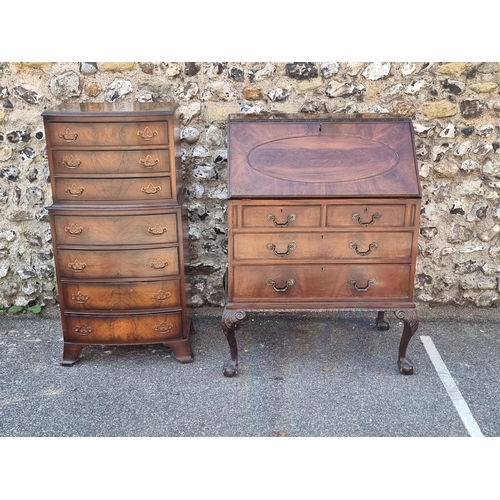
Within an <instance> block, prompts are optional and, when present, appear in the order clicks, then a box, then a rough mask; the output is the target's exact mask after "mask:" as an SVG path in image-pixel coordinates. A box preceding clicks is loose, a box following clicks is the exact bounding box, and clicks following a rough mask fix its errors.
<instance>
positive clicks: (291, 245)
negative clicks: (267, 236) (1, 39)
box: [267, 243, 297, 257]
mask: <svg viewBox="0 0 500 500" xmlns="http://www.w3.org/2000/svg"><path fill="white" fill-rule="evenodd" d="M267 248H268V249H269V250H272V251H273V252H274V254H275V255H277V256H278V257H286V256H287V255H289V254H290V252H291V251H292V250H295V249H296V248H297V245H296V244H295V243H288V245H287V251H286V252H283V253H282V252H277V251H276V246H275V245H274V244H273V243H268V244H267Z"/></svg>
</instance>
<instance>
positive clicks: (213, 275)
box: [0, 62, 500, 307]
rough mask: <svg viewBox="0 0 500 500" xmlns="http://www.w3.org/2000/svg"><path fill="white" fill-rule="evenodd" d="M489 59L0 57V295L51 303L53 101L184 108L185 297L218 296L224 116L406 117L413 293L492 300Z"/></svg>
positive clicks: (497, 203) (498, 74)
mask: <svg viewBox="0 0 500 500" xmlns="http://www.w3.org/2000/svg"><path fill="white" fill-rule="evenodd" d="M499 84H500V63H495V62H486V63H481V62H462V63H460V62H453V63H426V62H422V63H413V62H410V63H409V62H406V63H395V62H393V63H374V62H371V63H370V62H365V63H354V62H325V63H319V62H315V63H314V62H290V63H271V62H267V63H266V62H262V63H227V62H224V63H219V62H206V63H201V62H200V63H196V62H155V63H154V62H141V63H136V62H129V63H127V62H121V63H113V62H103V63H96V62H70V63H51V62H37V63H29V62H19V63H15V62H8V63H0V215H1V216H0V304H2V305H3V306H4V307H6V306H10V305H20V306H25V305H34V304H41V305H46V304H53V303H56V302H57V288H56V278H55V273H54V256H53V252H52V247H51V244H52V241H51V232H50V227H49V222H48V211H47V207H49V206H50V205H51V203H52V198H51V188H50V176H49V168H48V163H47V155H46V145H45V135H44V131H43V122H42V118H41V113H42V111H43V110H44V109H46V108H49V107H52V106H54V105H57V104H59V103H62V102H80V101H85V102H102V101H108V102H115V101H133V100H137V101H144V102H147V101H170V100H174V101H176V102H178V103H179V104H180V106H181V112H182V115H181V116H182V123H181V137H182V143H181V146H182V160H183V165H182V166H183V176H184V179H185V183H186V184H187V187H188V190H189V202H188V211H189V222H190V227H189V238H190V248H191V263H190V265H191V270H192V284H193V303H194V305H195V306H202V305H213V306H220V305H223V303H224V293H223V289H222V277H223V273H224V271H225V266H226V259H227V257H226V254H227V219H226V199H227V189H226V170H227V150H226V119H227V116H228V114H230V113H235V112H243V113H245V112H253V113H261V112H286V113H296V112H300V113H310V114H313V113H371V112H376V113H386V112H387V113H393V114H396V115H402V116H405V117H411V118H412V120H413V123H414V128H415V132H416V150H417V158H418V163H419V169H420V178H421V181H422V189H423V206H422V207H423V208H422V214H421V230H420V238H419V253H418V261H417V273H416V279H415V286H416V297H417V300H418V301H422V302H427V303H433V304H448V303H452V304H457V305H475V306H481V307H490V306H497V305H498V304H499V297H500V236H499V235H500V200H499V196H500V151H499V147H500V125H499V123H498V120H499V117H500V97H499Z"/></svg>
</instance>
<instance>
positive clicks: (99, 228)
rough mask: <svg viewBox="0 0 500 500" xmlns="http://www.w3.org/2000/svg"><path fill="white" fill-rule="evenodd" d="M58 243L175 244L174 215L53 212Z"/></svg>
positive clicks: (176, 240) (175, 216)
mask: <svg viewBox="0 0 500 500" xmlns="http://www.w3.org/2000/svg"><path fill="white" fill-rule="evenodd" d="M53 217H54V227H55V237H56V242H57V244H58V245H124V244H130V245H137V244H145V243H146V244H148V243H177V242H178V234H177V215H176V214H175V213H173V214H151V215H115V216H112V215H108V216H104V215H103V216H100V215H85V213H83V212H81V211H80V212H79V215H53Z"/></svg>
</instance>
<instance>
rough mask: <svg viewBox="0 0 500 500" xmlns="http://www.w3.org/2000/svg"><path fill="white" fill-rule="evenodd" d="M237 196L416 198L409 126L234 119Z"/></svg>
mask: <svg viewBox="0 0 500 500" xmlns="http://www.w3.org/2000/svg"><path fill="white" fill-rule="evenodd" d="M229 137H230V142H229V152H228V156H230V158H231V168H230V170H229V175H228V184H229V196H230V197H231V198H239V197H246V196H252V197H266V196H272V197H289V196H301V197H306V196H325V197H338V196H349V197H356V196H363V197H366V196H382V197H394V196H415V197H419V196H420V194H421V192H420V184H419V179H418V171H417V162H416V158H415V153H414V145H413V134H412V124H411V122H410V121H409V120H405V119H394V120H391V121H382V120H380V119H379V120H375V119H366V120H364V121H358V122H339V121H338V120H336V119H332V118H330V119H329V118H328V117H323V119H321V120H320V119H315V120H307V121H300V120H296V121H289V120H285V121H282V120H280V119H279V118H274V119H272V120H264V119H263V118H262V117H259V116H258V115H257V116H255V115H253V117H252V118H249V117H246V116H241V115H233V118H232V120H231V121H230V123H229Z"/></svg>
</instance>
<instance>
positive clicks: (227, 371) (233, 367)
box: [222, 359, 238, 377]
mask: <svg viewBox="0 0 500 500" xmlns="http://www.w3.org/2000/svg"><path fill="white" fill-rule="evenodd" d="M222 374H223V375H224V377H237V376H238V363H235V362H234V361H233V360H232V359H231V360H229V361H227V362H226V363H224V368H223V369H222Z"/></svg>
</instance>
